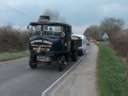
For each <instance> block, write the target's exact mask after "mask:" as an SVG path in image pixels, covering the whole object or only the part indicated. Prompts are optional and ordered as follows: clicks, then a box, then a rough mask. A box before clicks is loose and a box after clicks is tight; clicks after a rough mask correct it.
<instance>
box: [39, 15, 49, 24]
mask: <svg viewBox="0 0 128 96" xmlns="http://www.w3.org/2000/svg"><path fill="white" fill-rule="evenodd" d="M38 21H39V22H49V21H50V16H45V15H41V16H40V17H39V19H38Z"/></svg>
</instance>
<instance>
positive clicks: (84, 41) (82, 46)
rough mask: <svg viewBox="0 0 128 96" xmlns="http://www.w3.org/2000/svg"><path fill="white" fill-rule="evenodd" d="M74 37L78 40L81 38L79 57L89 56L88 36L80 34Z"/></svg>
mask: <svg viewBox="0 0 128 96" xmlns="http://www.w3.org/2000/svg"><path fill="white" fill-rule="evenodd" d="M72 36H76V37H77V38H79V47H78V55H79V56H82V55H87V45H88V40H87V38H86V36H84V35H79V34H73V35H72Z"/></svg>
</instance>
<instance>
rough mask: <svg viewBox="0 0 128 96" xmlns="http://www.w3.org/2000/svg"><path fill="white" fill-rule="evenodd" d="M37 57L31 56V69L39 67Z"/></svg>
mask: <svg viewBox="0 0 128 96" xmlns="http://www.w3.org/2000/svg"><path fill="white" fill-rule="evenodd" d="M36 61H37V57H36V55H32V56H30V59H29V66H30V68H31V69H36V68H37V62H36Z"/></svg>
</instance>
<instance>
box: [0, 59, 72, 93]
mask: <svg viewBox="0 0 128 96" xmlns="http://www.w3.org/2000/svg"><path fill="white" fill-rule="evenodd" d="M68 68H70V66H69V67H67V68H66V70H68ZM66 70H65V71H66ZM65 71H63V72H58V71H57V68H56V66H50V65H47V66H46V65H40V66H39V67H38V69H36V70H32V69H30V68H29V66H28V58H22V59H19V60H14V61H9V62H4V63H2V62H1V63H0V96H41V93H42V92H43V91H44V90H45V89H46V88H48V87H49V86H50V85H51V84H52V83H53V82H54V81H55V80H56V79H58V78H59V77H60V76H61V75H62V74H63V73H64V72H65Z"/></svg>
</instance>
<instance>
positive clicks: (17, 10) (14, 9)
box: [1, 3, 31, 17]
mask: <svg viewBox="0 0 128 96" xmlns="http://www.w3.org/2000/svg"><path fill="white" fill-rule="evenodd" d="M1 5H4V6H3V7H5V6H6V8H8V9H11V10H13V11H15V12H16V13H18V14H21V15H23V16H25V17H31V16H30V15H28V14H26V13H25V12H23V11H21V10H19V9H17V8H15V7H12V6H10V5H7V4H5V3H2V4H1Z"/></svg>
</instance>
